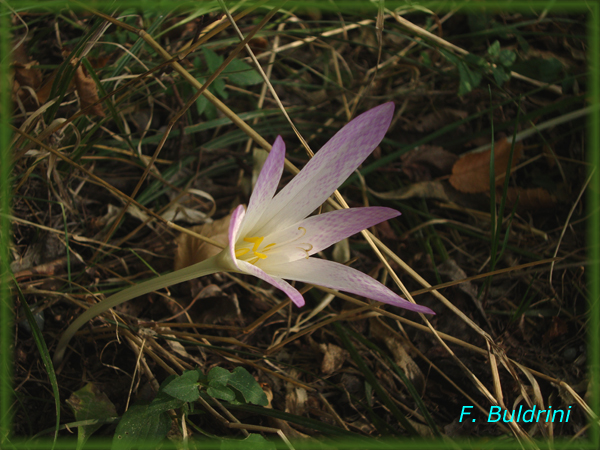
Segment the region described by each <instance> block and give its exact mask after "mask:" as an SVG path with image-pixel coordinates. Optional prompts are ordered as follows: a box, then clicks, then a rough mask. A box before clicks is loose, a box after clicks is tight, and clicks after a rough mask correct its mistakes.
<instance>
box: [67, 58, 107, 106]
mask: <svg viewBox="0 0 600 450" xmlns="http://www.w3.org/2000/svg"><path fill="white" fill-rule="evenodd" d="M74 78H75V89H76V90H77V94H79V102H80V106H81V109H85V108H87V107H88V106H91V105H93V104H94V103H96V102H97V101H98V100H100V99H99V97H98V89H97V88H96V83H95V82H94V80H93V79H92V77H91V76H90V75H89V74H87V73H86V72H85V70H84V68H83V66H81V65H80V66H79V67H77V70H76V71H75V77H74ZM86 114H87V115H88V116H92V115H93V116H98V117H105V116H106V114H104V109H103V108H102V105H101V104H97V105H94V106H93V107H92V108H91V109H90V110H88V111H87V113H86Z"/></svg>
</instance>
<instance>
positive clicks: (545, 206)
mask: <svg viewBox="0 0 600 450" xmlns="http://www.w3.org/2000/svg"><path fill="white" fill-rule="evenodd" d="M501 200H502V191H500V192H498V193H497V194H496V201H497V202H500V201H501ZM517 201H518V202H519V205H518V207H517V209H518V210H519V211H548V210H550V209H553V208H555V207H556V205H557V203H558V199H557V198H556V196H554V195H552V194H550V192H548V191H547V190H546V189H544V188H528V189H525V188H519V187H509V188H508V190H507V192H506V206H507V207H508V208H512V207H513V206H514V205H515V203H516V202H517Z"/></svg>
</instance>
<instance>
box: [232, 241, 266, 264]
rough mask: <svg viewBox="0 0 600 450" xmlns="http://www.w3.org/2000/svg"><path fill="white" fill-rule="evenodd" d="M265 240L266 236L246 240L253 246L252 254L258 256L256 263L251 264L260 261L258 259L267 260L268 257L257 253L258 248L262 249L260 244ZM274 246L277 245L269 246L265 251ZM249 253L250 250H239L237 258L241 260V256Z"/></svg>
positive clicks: (236, 254) (236, 253)
mask: <svg viewBox="0 0 600 450" xmlns="http://www.w3.org/2000/svg"><path fill="white" fill-rule="evenodd" d="M264 238H265V237H264V236H259V237H249V238H244V242H248V243H249V244H252V253H254V256H256V260H255V261H254V262H252V261H250V264H254V263H255V262H256V261H258V259H266V258H267V255H265V254H264V253H260V252H258V251H257V250H258V247H260V244H261V243H262V241H263V239H264ZM273 245H275V244H269V245H267V246H266V247H265V250H267V249H268V248H269V247H271V246H273ZM249 251H250V249H249V248H241V249H239V250H236V252H235V257H236V258H239V257H240V256H244V255H245V254H246V253H248V252H249Z"/></svg>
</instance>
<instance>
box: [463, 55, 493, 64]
mask: <svg viewBox="0 0 600 450" xmlns="http://www.w3.org/2000/svg"><path fill="white" fill-rule="evenodd" d="M465 63H467V64H470V65H472V66H475V67H485V66H487V64H488V63H487V61H486V60H485V59H483V58H482V57H481V56H477V55H474V54H473V53H469V54H468V55H465Z"/></svg>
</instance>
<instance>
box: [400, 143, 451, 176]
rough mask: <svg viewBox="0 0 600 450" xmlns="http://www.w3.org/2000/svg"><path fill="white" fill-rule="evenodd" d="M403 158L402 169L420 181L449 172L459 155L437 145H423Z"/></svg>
mask: <svg viewBox="0 0 600 450" xmlns="http://www.w3.org/2000/svg"><path fill="white" fill-rule="evenodd" d="M401 159H402V171H403V172H404V173H405V174H406V175H407V176H408V178H410V180H411V181H414V182H419V181H429V180H431V179H432V178H433V176H440V175H446V174H449V173H450V171H451V170H452V166H453V165H454V163H455V162H456V160H457V159H458V156H456V155H455V154H454V153H450V152H449V151H448V150H444V149H443V148H442V147H438V146H436V145H421V146H419V147H417V148H415V149H414V150H411V151H410V152H408V153H406V154H404V155H402V158H401ZM432 172H433V173H432Z"/></svg>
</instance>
